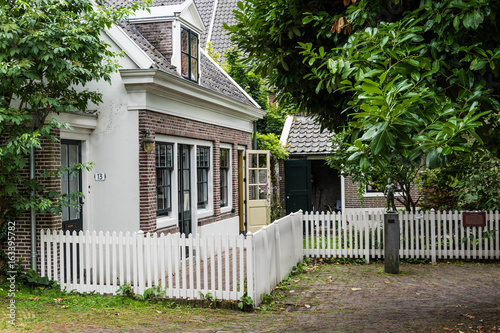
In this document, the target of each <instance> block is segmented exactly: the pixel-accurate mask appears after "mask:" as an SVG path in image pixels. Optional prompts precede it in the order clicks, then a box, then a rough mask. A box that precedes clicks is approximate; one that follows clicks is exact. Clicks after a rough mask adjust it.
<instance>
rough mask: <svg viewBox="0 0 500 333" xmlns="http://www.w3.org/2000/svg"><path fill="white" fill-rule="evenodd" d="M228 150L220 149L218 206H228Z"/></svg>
mask: <svg viewBox="0 0 500 333" xmlns="http://www.w3.org/2000/svg"><path fill="white" fill-rule="evenodd" d="M230 152H231V150H230V149H227V148H221V149H220V206H221V207H227V206H229V166H230Z"/></svg>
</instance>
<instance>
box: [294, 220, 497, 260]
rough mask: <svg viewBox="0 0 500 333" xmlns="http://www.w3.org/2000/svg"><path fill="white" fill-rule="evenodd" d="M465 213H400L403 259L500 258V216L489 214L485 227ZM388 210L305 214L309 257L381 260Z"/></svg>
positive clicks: (306, 242)
mask: <svg viewBox="0 0 500 333" xmlns="http://www.w3.org/2000/svg"><path fill="white" fill-rule="evenodd" d="M462 222H463V221H462V212H439V211H438V212H434V211H430V212H420V213H417V214H413V213H408V212H400V213H399V223H400V233H401V235H400V236H401V237H400V250H399V255H400V258H422V259H430V260H431V261H432V262H433V263H435V262H436V260H438V259H500V215H499V213H498V211H496V212H488V213H487V214H486V223H487V224H486V226H485V227H464V226H463V223H462ZM383 225H384V214H383V212H380V211H372V212H357V213H351V214H335V213H333V214H331V213H324V212H322V213H314V214H313V213H305V214H304V255H306V256H308V257H342V256H343V257H348V258H364V259H365V260H366V261H367V262H369V261H370V259H376V258H382V257H383V255H384V249H383V244H384V240H383V235H384V232H383Z"/></svg>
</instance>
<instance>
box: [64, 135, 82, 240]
mask: <svg viewBox="0 0 500 333" xmlns="http://www.w3.org/2000/svg"><path fill="white" fill-rule="evenodd" d="M81 150H82V149H81V142H80V141H73V140H61V167H62V168H63V170H65V171H64V173H63V174H62V175H61V194H62V196H63V200H64V201H65V205H64V207H63V209H62V230H63V231H66V230H68V231H71V232H72V231H81V230H82V229H83V216H82V215H83V214H82V209H81V207H82V205H83V200H82V197H81V196H79V195H77V194H78V193H81V192H82V171H81V170H78V171H71V170H69V168H71V167H72V166H74V165H75V164H79V163H82V152H81Z"/></svg>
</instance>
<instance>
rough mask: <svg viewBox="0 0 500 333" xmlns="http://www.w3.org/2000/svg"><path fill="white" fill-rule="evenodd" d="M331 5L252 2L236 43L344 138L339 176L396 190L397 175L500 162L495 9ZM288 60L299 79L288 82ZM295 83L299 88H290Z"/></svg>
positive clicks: (478, 4) (485, 4) (363, 0)
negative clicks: (475, 157) (459, 159)
mask: <svg viewBox="0 0 500 333" xmlns="http://www.w3.org/2000/svg"><path fill="white" fill-rule="evenodd" d="M287 5H290V2H287ZM326 6H327V4H326V3H325V2H324V1H316V2H309V1H299V0H296V1H293V2H292V5H290V8H289V9H286V8H285V6H284V5H283V4H282V3H281V2H280V1H270V0H267V1H266V0H253V1H248V2H247V3H246V4H245V5H240V12H239V13H238V16H237V19H238V21H239V22H238V24H237V25H236V26H234V27H232V28H231V32H232V34H233V40H235V41H236V42H237V43H238V45H239V47H240V48H242V49H243V51H244V52H247V53H248V54H249V58H250V59H251V60H253V61H260V62H261V65H260V67H261V68H262V69H264V68H268V69H269V68H270V70H268V71H267V72H266V73H267V76H268V77H269V78H270V79H271V80H272V81H273V83H274V84H275V85H276V86H277V88H278V89H283V90H284V91H287V89H296V90H297V92H296V93H295V94H293V95H292V97H293V98H296V99H301V100H302V104H301V105H302V106H303V107H304V108H305V109H306V110H307V111H308V112H309V113H311V114H316V115H318V116H319V119H320V121H321V122H322V124H323V125H324V126H325V127H329V128H330V129H332V130H334V131H337V132H342V133H343V136H342V141H341V144H342V145H344V146H345V147H346V150H345V154H334V155H333V157H332V158H334V159H337V161H336V162H332V164H333V165H337V166H338V167H342V168H344V170H348V171H350V172H354V171H356V172H357V173H356V175H357V176H359V177H361V176H362V175H363V174H364V175H366V177H367V178H366V179H369V177H370V175H372V177H377V178H378V179H377V180H376V181H377V182H382V181H383V179H382V178H385V177H386V176H388V175H391V176H392V178H393V179H397V177H396V176H397V175H396V173H397V172H398V171H397V170H396V169H397V168H396V169H395V168H394V166H403V165H404V166H408V167H410V166H411V168H410V169H411V170H412V172H411V174H414V173H415V172H414V170H418V168H419V166H420V163H421V161H425V164H426V165H427V167H429V168H435V167H439V166H442V165H445V164H446V162H447V161H448V160H450V159H452V158H453V157H454V156H457V155H460V154H462V153H464V152H465V153H467V152H469V151H471V150H474V149H478V147H485V148H487V149H488V150H490V151H491V152H492V153H493V155H494V156H498V154H499V150H498V143H499V142H500V135H499V131H498V129H499V119H500V113H499V111H500V103H499V88H500V84H499V79H498V74H499V72H498V66H499V65H500V47H499V45H500V43H499V41H500V38H499V34H498V24H499V22H498V18H497V16H496V13H498V11H499V9H500V4H499V3H498V2H496V1H489V0H477V1H469V2H465V1H462V0H446V1H439V2H437V1H429V0H423V1H395V2H394V1H384V0H376V1H368V0H358V1H356V0H345V1H343V2H341V1H338V2H336V3H335V5H334V6H332V7H330V8H325V7H326ZM265 8H268V10H267V11H268V13H266V11H265ZM293 18H295V19H299V20H300V21H299V22H298V23H297V22H295V23H294V20H293ZM265 29H267V30H269V31H270V32H269V35H268V39H267V40H266V39H265V38H264V37H265V35H266V33H265V32H266V30H265ZM311 29H312V31H311ZM244 39H246V40H244ZM261 50H262V51H261ZM278 52H281V53H282V54H283V55H282V56H279V55H277V53H278ZM297 58H298V59H300V63H298V62H297V60H296V59H297ZM288 60H289V61H292V63H293V69H294V73H288V74H287V72H292V71H288V68H287V67H290V68H292V67H291V66H289V64H288V63H287V61H288ZM280 61H282V62H284V63H282V64H281V65H280V64H279V62H280ZM297 67H298V69H297ZM280 77H281V78H280ZM283 80H285V81H283ZM289 80H290V81H293V82H295V83H296V84H294V83H292V84H291V86H288V84H289V83H287V82H286V81H289ZM297 85H298V86H297ZM313 87H314V90H313ZM301 95H305V96H307V97H304V98H302V97H297V96H301ZM325 95H326V97H325ZM314 98H316V101H315V102H312V101H310V99H314ZM329 98H334V100H333V102H332V100H331V99H329ZM316 103H320V104H322V105H323V108H321V107H319V108H316V105H315V104H316ZM342 124H345V125H347V126H346V130H345V131H342V126H341V125H342ZM403 177H404V176H403ZM406 177H409V176H406Z"/></svg>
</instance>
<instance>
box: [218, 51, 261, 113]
mask: <svg viewBox="0 0 500 333" xmlns="http://www.w3.org/2000/svg"><path fill="white" fill-rule="evenodd" d="M224 56H225V58H226V61H225V63H224V64H223V67H224V69H225V70H226V72H227V73H228V74H229V76H231V77H232V78H233V80H235V81H236V82H237V83H238V84H239V85H240V86H241V87H242V88H243V89H244V90H245V91H246V92H247V93H248V94H249V95H250V96H251V97H252V98H253V99H254V100H255V101H256V102H257V104H259V105H260V107H261V108H262V109H263V110H266V109H267V93H266V89H265V84H264V81H263V80H262V79H261V77H260V76H259V75H257V74H256V73H255V71H254V70H253V68H252V66H247V65H246V64H244V63H243V56H242V54H241V52H240V51H238V50H237V49H236V48H232V49H229V50H227V51H226V52H225V53H224Z"/></svg>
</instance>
